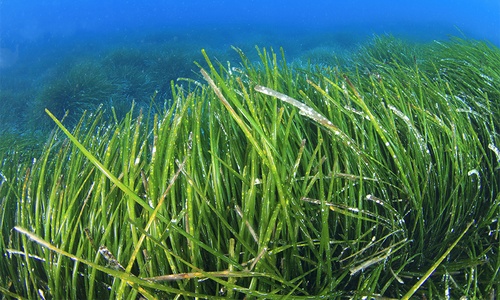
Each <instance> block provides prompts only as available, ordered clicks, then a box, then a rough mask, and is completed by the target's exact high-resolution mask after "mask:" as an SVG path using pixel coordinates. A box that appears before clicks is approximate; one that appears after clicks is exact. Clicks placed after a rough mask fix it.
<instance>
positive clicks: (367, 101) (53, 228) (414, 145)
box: [0, 36, 500, 299]
mask: <svg viewBox="0 0 500 300" xmlns="http://www.w3.org/2000/svg"><path fill="white" fill-rule="evenodd" d="M232 51H233V52H231V54H227V53H226V54H225V55H226V56H222V57H224V58H227V59H226V60H220V59H215V58H214V57H213V56H212V55H213V54H212V53H210V51H205V50H203V51H202V55H203V58H202V59H200V60H198V62H197V63H194V64H193V63H192V56H190V55H186V58H187V59H186V60H182V59H176V60H172V61H169V62H167V61H160V62H159V65H154V64H153V63H152V61H154V60H146V59H144V57H143V55H144V54H143V53H141V52H140V51H138V52H134V51H125V50H122V51H121V52H120V51H117V52H113V53H108V55H107V56H105V58H104V59H102V60H99V59H89V60H85V61H82V62H81V64H76V65H72V67H71V68H69V69H65V70H64V71H61V73H58V74H63V75H61V76H57V78H58V80H55V81H53V84H51V85H46V86H43V87H41V88H40V89H39V91H40V93H39V94H38V96H37V98H36V101H37V102H36V103H34V104H33V105H32V107H31V109H33V111H32V114H31V112H30V113H28V115H32V116H33V117H36V120H37V121H36V122H37V123H39V124H43V126H44V128H49V129H50V128H53V130H52V131H50V136H49V137H48V138H46V135H44V134H33V135H30V134H26V135H22V136H20V135H18V134H16V132H15V131H3V132H2V135H1V137H2V138H1V139H0V149H1V150H2V151H1V152H0V158H1V160H0V162H1V165H0V228H1V231H0V232H1V236H0V253H2V259H1V260H0V293H2V294H3V295H4V297H5V298H6V299H14V298H15V299H26V298H27V299H40V298H42V299H191V298H204V299H283V298H287V299H319V298H324V299H336V298H342V299H345V298H351V299H410V298H411V297H412V296H415V297H418V298H419V299H441V298H446V297H448V298H449V299H459V298H461V297H465V298H467V299H495V297H496V296H497V295H498V293H499V292H500V291H499V286H500V274H499V272H498V270H499V269H500V242H499V233H500V228H499V226H500V225H499V222H498V219H499V216H500V206H499V205H500V150H499V148H500V135H499V130H500V121H499V120H500V49H499V48H497V47H496V46H494V45H491V44H488V43H486V42H482V41H476V40H469V39H459V38H451V39H450V40H447V41H435V42H432V43H428V44H412V43H409V42H405V41H403V40H400V39H397V38H394V37H392V36H376V37H374V38H373V39H372V40H371V41H370V42H368V43H365V44H363V45H361V46H359V47H358V48H357V49H356V51H353V52H352V53H347V51H338V52H333V53H332V52H329V50H328V49H325V48H322V49H317V51H316V52H315V51H311V52H309V53H307V55H303V56H299V57H296V58H295V59H293V60H292V61H289V62H287V60H286V59H287V57H286V55H285V53H286V52H285V51H286V49H280V50H278V49H274V50H273V49H269V48H267V49H266V48H259V47H256V50H255V53H256V54H257V55H256V56H255V57H256V58H257V59H249V58H248V57H247V55H254V54H255V53H248V51H245V53H244V52H243V51H242V50H241V49H239V48H236V47H235V48H233V50H232ZM235 56H238V57H239V59H238V60H235V59H234V57H235ZM228 61H230V62H228ZM169 63H175V64H177V66H178V67H176V68H174V69H173V70H176V69H177V70H180V71H179V74H177V75H175V76H176V78H177V77H179V79H177V80H172V81H168V82H161V75H160V74H162V73H161V71H160V70H161V68H162V67H164V66H166V65H169ZM187 65H189V66H187ZM102 66H106V68H105V69H103V67H102ZM191 69H192V70H195V72H191V71H188V70H191ZM139 70H143V71H140V72H139ZM155 72H157V73H155ZM82 74H89V76H83V75H82ZM169 76H174V75H173V74H170V75H169ZM54 78H55V77H54ZM168 78H169V79H172V78H171V77H168ZM75 82H78V84H74V83H75ZM160 82H161V84H160ZM75 86H77V87H78V88H79V89H78V90H75V89H74V87H75ZM155 91H156V92H155ZM61 94H64V95H65V96H64V97H62V96H61V97H59V96H60V95H61ZM146 94H147V96H145V95H146ZM13 97H14V96H13ZM121 97H122V98H126V99H122V100H127V99H130V101H128V102H127V101H125V102H120V99H121ZM132 99H142V100H141V101H135V102H133V101H132ZM164 99H168V100H165V101H164ZM51 101H54V102H51ZM131 102H132V103H133V104H132V106H131V107H129V106H128V105H129V103H131ZM118 103H119V104H118ZM45 108H47V109H45ZM68 111H69V113H68ZM4 117H5V118H7V117H8V116H4Z"/></svg>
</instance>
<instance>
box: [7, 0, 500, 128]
mask: <svg viewBox="0 0 500 300" xmlns="http://www.w3.org/2000/svg"><path fill="white" fill-rule="evenodd" d="M499 29H500V1H496V0H481V1H418V2H417V1H398V2H394V1H309V2H307V3H306V2H304V1H237V2H236V1H194V0H192V1H94V0H91V1H27V0H26V1H0V48H1V49H0V106H1V107H2V109H1V110H0V124H1V125H2V126H1V129H0V130H1V131H2V132H6V131H7V132H10V131H14V132H19V131H21V132H26V131H28V132H34V131H36V130H38V129H43V128H44V126H46V125H47V123H48V124H50V126H52V123H51V121H49V119H48V117H47V116H45V113H44V112H43V109H44V108H49V109H50V110H52V111H53V112H54V113H55V114H56V116H57V117H59V118H61V117H62V116H63V115H64V113H65V112H67V111H69V116H68V120H69V121H68V123H71V119H74V120H77V119H79V115H80V114H81V112H82V111H83V110H85V109H92V108H93V107H94V106H96V105H98V104H101V103H104V104H105V105H106V104H107V105H112V106H114V107H119V106H120V105H123V106H124V111H126V110H127V108H128V107H129V105H130V103H131V102H132V100H134V101H136V102H137V103H146V104H147V103H149V101H150V96H151V95H152V93H153V92H155V91H157V93H158V94H159V97H157V99H162V100H166V99H167V98H169V97H170V95H171V91H170V81H171V80H175V79H177V78H179V77H199V76H200V75H199V74H197V75H196V74H194V72H193V71H192V70H193V69H197V68H196V67H195V65H194V64H193V62H194V61H200V60H201V54H200V50H201V49H202V48H205V49H207V50H208V51H209V53H210V54H211V55H214V56H215V57H217V59H218V60H219V61H222V62H224V61H236V63H237V62H238V61H239V58H238V55H237V54H236V53H235V51H233V50H232V49H231V46H235V47H238V48H241V49H242V50H243V51H244V52H245V53H246V54H247V55H248V56H250V57H255V56H256V53H255V51H254V47H255V46H256V45H258V46H260V47H273V48H274V49H276V50H277V49H279V47H283V48H284V50H285V54H286V57H287V59H288V61H301V62H312V63H324V64H330V63H331V62H332V61H331V60H330V61H329V59H331V57H332V55H333V54H334V55H336V57H340V56H342V57H349V55H350V54H351V53H352V52H354V51H355V49H356V47H358V46H359V45H361V44H363V43H364V42H365V43H366V42H367V40H368V39H369V38H370V37H371V36H372V35H374V34H376V35H385V34H390V35H394V36H396V37H398V38H403V39H406V40H409V41H412V42H417V43H425V42H430V41H432V40H435V39H438V40H441V39H444V40H445V39H447V38H448V37H449V36H451V35H452V36H459V37H466V38H472V39H479V40H485V41H487V42H489V43H492V44H494V45H496V46H498V45H500V30H499ZM346 60H348V59H346ZM337 63H338V62H337ZM50 126H49V127H50Z"/></svg>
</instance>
